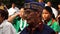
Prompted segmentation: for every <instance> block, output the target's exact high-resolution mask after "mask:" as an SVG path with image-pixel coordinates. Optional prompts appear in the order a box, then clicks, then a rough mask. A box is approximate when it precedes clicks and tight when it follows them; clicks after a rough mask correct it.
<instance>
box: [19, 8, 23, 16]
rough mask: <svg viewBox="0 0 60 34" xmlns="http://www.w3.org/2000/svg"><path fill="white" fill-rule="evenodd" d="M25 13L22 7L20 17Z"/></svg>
mask: <svg viewBox="0 0 60 34" xmlns="http://www.w3.org/2000/svg"><path fill="white" fill-rule="evenodd" d="M23 14H24V8H21V9H20V17H22V16H23Z"/></svg>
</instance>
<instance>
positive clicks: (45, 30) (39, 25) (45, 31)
mask: <svg viewBox="0 0 60 34" xmlns="http://www.w3.org/2000/svg"><path fill="white" fill-rule="evenodd" d="M27 6H29V7H30V8H29V7H27ZM36 7H37V8H36ZM24 9H25V11H24V14H23V18H24V19H25V20H26V21H27V23H28V24H29V25H28V26H27V27H25V28H24V30H23V31H22V32H21V33H20V34H55V33H54V31H53V30H52V29H51V28H50V27H48V26H47V25H45V24H43V22H42V19H41V12H42V8H41V6H39V5H38V4H36V3H30V5H29V4H28V5H25V7H24Z"/></svg>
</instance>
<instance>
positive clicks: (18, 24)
mask: <svg viewBox="0 0 60 34" xmlns="http://www.w3.org/2000/svg"><path fill="white" fill-rule="evenodd" d="M23 14H24V8H21V9H20V11H19V12H18V13H15V14H14V15H12V16H11V17H9V18H8V21H9V22H11V23H12V24H13V26H14V27H15V29H16V32H17V33H19V32H21V31H22V30H23V29H24V28H25V27H26V26H28V24H27V23H26V20H24V19H23Z"/></svg>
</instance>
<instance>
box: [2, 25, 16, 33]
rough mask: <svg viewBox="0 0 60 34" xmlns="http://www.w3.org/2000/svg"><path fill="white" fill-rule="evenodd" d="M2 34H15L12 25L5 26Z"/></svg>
mask: <svg viewBox="0 0 60 34" xmlns="http://www.w3.org/2000/svg"><path fill="white" fill-rule="evenodd" d="M3 34H16V30H15V28H14V27H13V26H12V24H9V25H8V26H6V27H5V28H4V30H3Z"/></svg>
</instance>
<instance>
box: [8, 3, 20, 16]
mask: <svg viewBox="0 0 60 34" xmlns="http://www.w3.org/2000/svg"><path fill="white" fill-rule="evenodd" d="M18 11H19V8H17V7H16V4H15V3H12V7H11V8H10V9H8V12H9V16H11V15H13V14H14V13H16V12H18Z"/></svg>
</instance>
